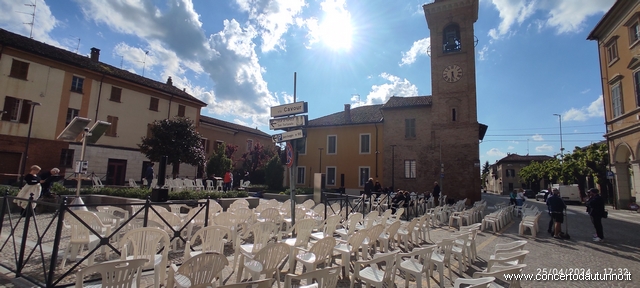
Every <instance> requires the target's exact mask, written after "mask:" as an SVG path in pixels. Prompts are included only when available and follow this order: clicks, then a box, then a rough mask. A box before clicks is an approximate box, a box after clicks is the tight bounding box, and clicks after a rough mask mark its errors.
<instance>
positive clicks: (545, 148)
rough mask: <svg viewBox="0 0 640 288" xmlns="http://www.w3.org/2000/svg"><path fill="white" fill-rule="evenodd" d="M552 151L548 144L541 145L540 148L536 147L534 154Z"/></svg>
mask: <svg viewBox="0 0 640 288" xmlns="http://www.w3.org/2000/svg"><path fill="white" fill-rule="evenodd" d="M551 151H553V146H551V145H548V144H542V145H541V146H538V147H536V152H540V153H543V152H551Z"/></svg>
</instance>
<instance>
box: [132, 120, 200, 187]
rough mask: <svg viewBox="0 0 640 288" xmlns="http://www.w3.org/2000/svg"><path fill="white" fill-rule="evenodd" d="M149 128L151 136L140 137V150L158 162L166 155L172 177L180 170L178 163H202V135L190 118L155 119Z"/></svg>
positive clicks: (197, 164) (195, 164)
mask: <svg viewBox="0 0 640 288" xmlns="http://www.w3.org/2000/svg"><path fill="white" fill-rule="evenodd" d="M150 129H151V137H142V143H140V144H138V147H140V152H142V153H144V154H145V155H146V156H147V158H149V160H151V161H154V162H159V161H160V159H161V158H162V156H167V157H168V159H167V160H168V163H170V164H172V165H173V171H172V172H171V174H172V175H173V177H176V176H177V175H178V173H179V172H180V163H185V164H190V165H194V166H200V165H204V161H205V152H204V147H203V146H202V137H201V136H200V133H198V132H197V131H196V128H195V125H194V124H193V121H192V120H190V119H188V118H183V117H176V118H174V119H173V120H170V119H164V120H156V121H153V123H152V124H151V127H150Z"/></svg>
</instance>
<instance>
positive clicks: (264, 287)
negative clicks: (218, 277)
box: [193, 279, 276, 288]
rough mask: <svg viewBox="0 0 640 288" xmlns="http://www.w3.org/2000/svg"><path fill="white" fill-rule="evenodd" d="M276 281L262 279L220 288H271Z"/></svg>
mask: <svg viewBox="0 0 640 288" xmlns="http://www.w3.org/2000/svg"><path fill="white" fill-rule="evenodd" d="M275 280H276V279H262V280H257V281H248V282H242V283H236V284H228V285H224V286H220V287H218V288H247V287H250V288H271V286H273V281H275ZM209 287H210V286H200V287H195V286H194V287H193V288H209Z"/></svg>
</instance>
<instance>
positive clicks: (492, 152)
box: [487, 148, 507, 157]
mask: <svg viewBox="0 0 640 288" xmlns="http://www.w3.org/2000/svg"><path fill="white" fill-rule="evenodd" d="M487 155H489V156H492V157H504V156H507V153H504V152H502V151H500V149H498V148H491V149H490V150H489V151H487Z"/></svg>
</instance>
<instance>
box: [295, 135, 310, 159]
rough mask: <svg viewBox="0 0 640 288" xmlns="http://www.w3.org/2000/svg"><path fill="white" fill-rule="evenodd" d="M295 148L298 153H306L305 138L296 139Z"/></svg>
mask: <svg viewBox="0 0 640 288" xmlns="http://www.w3.org/2000/svg"><path fill="white" fill-rule="evenodd" d="M296 141H297V142H296V150H297V151H298V154H299V155H307V138H302V139H298V140H296Z"/></svg>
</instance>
